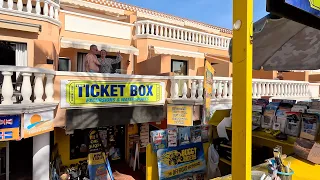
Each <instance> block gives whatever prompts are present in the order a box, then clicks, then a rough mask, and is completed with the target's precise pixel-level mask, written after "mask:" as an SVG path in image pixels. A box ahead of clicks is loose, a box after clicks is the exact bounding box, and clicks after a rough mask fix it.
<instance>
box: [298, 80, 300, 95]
mask: <svg viewBox="0 0 320 180" xmlns="http://www.w3.org/2000/svg"><path fill="white" fill-rule="evenodd" d="M297 96H300V83H299V84H297Z"/></svg>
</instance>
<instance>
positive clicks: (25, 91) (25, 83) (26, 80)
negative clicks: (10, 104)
mask: <svg viewBox="0 0 320 180" xmlns="http://www.w3.org/2000/svg"><path fill="white" fill-rule="evenodd" d="M22 76H23V80H22V86H21V95H22V98H23V100H22V102H21V103H22V104H28V103H31V100H30V97H31V95H32V86H31V81H30V77H31V76H32V73H27V72H24V73H22Z"/></svg>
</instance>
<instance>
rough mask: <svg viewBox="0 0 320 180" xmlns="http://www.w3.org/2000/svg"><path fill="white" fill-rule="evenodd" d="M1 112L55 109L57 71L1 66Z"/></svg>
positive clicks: (18, 112)
mask: <svg viewBox="0 0 320 180" xmlns="http://www.w3.org/2000/svg"><path fill="white" fill-rule="evenodd" d="M0 71H1V75H0V83H1V88H0V93H1V104H0V114H21V113H25V112H31V111H32V110H38V111H39V109H40V110H41V109H45V110H49V109H55V108H56V106H57V104H58V102H55V101H54V99H53V94H54V86H53V78H54V76H55V71H53V70H48V69H42V68H30V67H23V66H2V65H1V66H0Z"/></svg>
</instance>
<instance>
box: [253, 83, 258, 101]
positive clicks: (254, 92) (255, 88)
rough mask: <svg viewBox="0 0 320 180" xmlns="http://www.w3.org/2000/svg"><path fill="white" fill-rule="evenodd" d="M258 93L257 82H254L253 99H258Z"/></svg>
mask: <svg viewBox="0 0 320 180" xmlns="http://www.w3.org/2000/svg"><path fill="white" fill-rule="evenodd" d="M257 91H258V87H257V82H252V97H253V98H257Z"/></svg>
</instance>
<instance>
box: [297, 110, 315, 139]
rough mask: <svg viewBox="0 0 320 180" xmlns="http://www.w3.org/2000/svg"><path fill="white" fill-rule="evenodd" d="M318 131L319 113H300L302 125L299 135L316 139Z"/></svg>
mask: <svg viewBox="0 0 320 180" xmlns="http://www.w3.org/2000/svg"><path fill="white" fill-rule="evenodd" d="M318 132H319V115H318V114H307V113H304V114H302V125H301V132H300V137H301V138H305V139H309V140H316V138H317V136H318Z"/></svg>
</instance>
